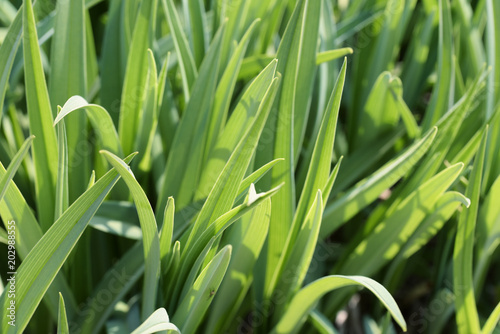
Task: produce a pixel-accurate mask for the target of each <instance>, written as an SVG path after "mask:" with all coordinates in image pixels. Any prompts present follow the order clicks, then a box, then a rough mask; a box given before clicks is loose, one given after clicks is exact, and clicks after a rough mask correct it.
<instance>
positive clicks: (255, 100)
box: [195, 60, 277, 200]
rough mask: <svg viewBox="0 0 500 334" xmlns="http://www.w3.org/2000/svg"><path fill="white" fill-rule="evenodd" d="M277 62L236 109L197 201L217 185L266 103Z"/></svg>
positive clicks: (217, 143) (213, 157)
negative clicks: (219, 177) (220, 175)
mask: <svg viewBox="0 0 500 334" xmlns="http://www.w3.org/2000/svg"><path fill="white" fill-rule="evenodd" d="M276 64H277V61H276V60H275V61H273V62H271V63H270V64H269V65H268V66H267V67H266V68H265V69H264V70H263V71H262V72H261V73H260V74H259V76H258V77H257V78H255V80H254V81H253V82H252V84H251V85H250V86H249V87H248V89H247V90H246V91H245V93H244V95H243V96H242V98H241V100H240V101H239V103H238V104H237V106H236V108H235V109H234V111H233V113H232V115H231V118H230V119H229V121H228V122H227V124H226V126H225V128H224V131H223V132H222V133H221V134H220V135H219V138H218V140H217V142H216V144H215V146H214V148H213V149H212V152H211V154H210V157H209V160H208V162H207V165H206V168H204V171H203V174H202V176H201V179H200V183H199V186H198V190H197V193H196V195H195V200H200V199H203V198H206V197H207V196H208V194H209V192H210V190H211V189H212V187H213V186H214V184H215V182H216V181H217V177H218V176H219V174H220V172H221V171H222V170H223V169H224V166H225V165H226V163H227V161H228V160H229V158H230V157H231V154H233V152H234V150H235V149H236V147H237V145H238V143H239V142H240V141H241V138H242V136H241V134H242V133H246V132H247V131H248V129H250V127H251V126H252V124H253V122H254V121H255V119H256V117H257V116H258V112H259V108H261V105H262V101H264V100H265V97H266V94H268V93H267V92H268V91H269V89H270V87H271V85H272V83H273V80H274V77H275V73H276Z"/></svg>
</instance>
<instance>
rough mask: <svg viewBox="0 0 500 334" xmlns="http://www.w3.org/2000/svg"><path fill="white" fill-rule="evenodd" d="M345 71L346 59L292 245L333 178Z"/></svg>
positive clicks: (318, 140) (299, 208)
mask: <svg viewBox="0 0 500 334" xmlns="http://www.w3.org/2000/svg"><path fill="white" fill-rule="evenodd" d="M346 67H347V59H344V63H343V65H342V69H341V70H340V74H339V76H338V79H337V82H336V84H335V88H334V89H333V91H332V94H331V96H330V101H329V102H328V105H327V107H326V110H325V113H324V114H323V120H322V122H321V127H320V130H319V133H318V137H317V138H316V143H315V145H314V150H313V154H312V157H311V162H310V163H309V168H308V171H307V176H306V181H305V183H304V187H303V190H302V193H301V195H300V199H299V204H298V205H297V211H296V212H295V216H294V222H293V225H292V230H291V232H290V233H291V240H292V244H293V240H294V239H295V235H296V234H297V232H298V229H299V228H300V225H299V224H302V222H303V220H304V218H305V216H306V214H307V211H308V210H310V208H311V206H312V203H313V202H314V201H315V200H316V193H317V191H318V189H320V190H321V191H323V190H324V189H325V188H324V187H325V185H326V183H327V180H328V178H329V176H330V165H331V161H332V155H333V147H334V142H335V133H336V128H337V120H338V113H339V109H340V100H341V97H342V92H343V89H344V82H345V74H346Z"/></svg>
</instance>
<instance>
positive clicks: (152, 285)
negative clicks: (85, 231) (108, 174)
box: [101, 151, 160, 319]
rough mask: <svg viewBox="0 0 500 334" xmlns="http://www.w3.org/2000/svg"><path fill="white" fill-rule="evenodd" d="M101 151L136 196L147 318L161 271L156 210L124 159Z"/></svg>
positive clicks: (153, 301)
mask: <svg viewBox="0 0 500 334" xmlns="http://www.w3.org/2000/svg"><path fill="white" fill-rule="evenodd" d="M101 153H102V154H103V155H104V157H105V158H106V160H108V162H109V163H110V164H111V165H113V167H114V168H115V169H116V170H117V171H118V173H119V174H120V175H121V177H122V178H123V180H124V181H125V183H126V184H127V186H128V188H129V189H130V192H131V194H132V197H133V198H134V203H135V206H136V208H137V213H138V215H139V221H140V223H141V229H142V235H143V244H144V261H145V274H144V289H143V297H142V298H143V299H142V318H143V319H145V318H146V317H147V316H148V314H151V313H152V312H153V311H154V309H155V304H156V291H157V280H158V274H159V271H160V240H159V237H158V228H157V226H156V220H155V216H154V212H153V209H152V208H151V204H150V203H149V200H148V198H147V196H146V194H145V193H144V190H142V188H141V186H140V185H139V183H138V182H137V180H136V179H135V176H134V175H133V174H132V171H131V170H130V167H128V166H127V164H126V163H125V162H124V161H123V160H121V159H120V158H118V157H117V156H116V155H114V154H112V153H110V152H107V151H101Z"/></svg>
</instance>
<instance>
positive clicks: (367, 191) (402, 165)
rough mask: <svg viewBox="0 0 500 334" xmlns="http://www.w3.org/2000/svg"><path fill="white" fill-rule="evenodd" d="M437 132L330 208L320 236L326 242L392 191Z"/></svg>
mask: <svg viewBox="0 0 500 334" xmlns="http://www.w3.org/2000/svg"><path fill="white" fill-rule="evenodd" d="M436 132H437V129H435V128H434V129H433V130H431V131H429V132H428V133H427V134H426V135H425V136H424V137H423V138H422V139H421V140H419V141H418V142H416V143H415V144H413V145H412V146H411V147H409V148H408V149H407V150H406V151H405V152H403V153H402V154H401V155H400V156H399V157H397V158H395V159H394V160H392V161H390V162H388V163H387V164H385V165H384V166H382V167H381V168H380V169H379V170H378V171H377V172H375V173H374V174H373V175H371V176H369V177H368V178H366V179H364V180H362V181H360V182H358V183H357V184H356V185H355V186H354V187H352V188H351V189H350V190H349V191H347V192H346V193H345V194H344V195H343V196H342V197H340V198H339V199H337V200H335V201H334V202H333V203H332V204H330V205H327V206H326V208H325V213H324V216H323V224H322V226H321V232H320V236H321V238H325V237H327V236H328V235H330V234H331V233H332V232H334V231H335V230H336V229H337V228H339V227H340V226H342V224H344V223H345V222H346V221H347V220H349V219H350V218H352V217H353V216H354V215H355V214H356V213H358V212H359V211H360V210H361V209H362V208H363V207H365V206H366V205H368V204H370V203H371V202H373V201H374V200H375V199H377V198H378V196H379V195H380V194H381V193H382V192H383V191H384V190H385V189H387V188H388V187H391V186H392V185H394V184H395V183H396V182H397V181H398V180H399V179H400V178H401V177H403V176H404V175H406V173H408V171H409V170H410V169H411V168H412V167H413V166H414V165H415V164H417V163H418V161H419V160H420V159H421V158H422V156H423V155H424V154H425V153H426V152H427V150H428V149H429V147H430V146H431V144H432V141H433V140H434V137H435V136H436Z"/></svg>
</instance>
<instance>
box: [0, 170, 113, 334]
mask: <svg viewBox="0 0 500 334" xmlns="http://www.w3.org/2000/svg"><path fill="white" fill-rule="evenodd" d="M117 181H118V177H117V172H116V171H114V170H111V171H110V172H108V173H107V174H106V175H105V176H103V177H102V178H101V179H100V180H99V181H97V183H96V184H95V185H94V186H93V187H92V188H90V189H89V190H88V191H86V192H85V193H84V194H83V195H82V196H80V198H78V199H77V200H76V201H75V202H74V203H73V205H71V206H70V208H69V209H68V210H66V212H64V214H63V215H62V216H61V217H60V218H59V219H58V220H57V221H56V222H55V223H54V224H53V225H52V226H51V228H50V229H49V231H47V233H45V234H44V235H43V237H42V238H41V239H40V241H39V242H38V243H37V244H36V245H35V246H34V247H33V248H32V249H31V251H30V253H29V254H28V255H27V256H26V258H25V259H24V261H23V262H22V263H21V265H20V266H19V268H18V269H17V282H16V283H17V284H16V292H17V294H16V306H17V314H16V316H17V319H16V320H17V326H16V327H12V326H9V325H8V323H7V318H6V317H2V318H3V321H2V332H3V333H6V334H9V333H14V332H18V331H23V330H24V329H25V328H26V326H27V324H28V322H29V320H30V319H31V317H32V315H33V313H34V312H35V309H36V308H37V306H38V304H39V303H40V301H41V299H42V297H43V295H44V294H45V292H46V291H47V289H48V288H49V286H50V284H51V283H52V281H53V280H54V278H55V277H56V275H57V273H58V272H59V270H60V269H61V267H62V265H63V263H64V262H65V261H66V259H67V257H68V256H69V254H70V252H71V250H72V249H73V248H74V246H75V244H76V243H77V242H78V239H79V238H80V236H81V235H82V234H83V232H84V230H85V228H86V227H87V224H88V222H89V221H90V219H91V218H92V216H93V215H94V214H95V212H96V211H97V209H98V208H99V206H100V204H101V203H102V202H103V201H104V198H105V197H106V195H107V194H108V193H109V191H110V190H111V188H112V187H113V186H114V184H115V183H116V182H117ZM0 303H1V304H2V305H4V306H5V305H6V303H8V299H7V298H6V294H5V293H3V294H2V298H1V299H0ZM6 307H7V306H5V308H4V309H6Z"/></svg>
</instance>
